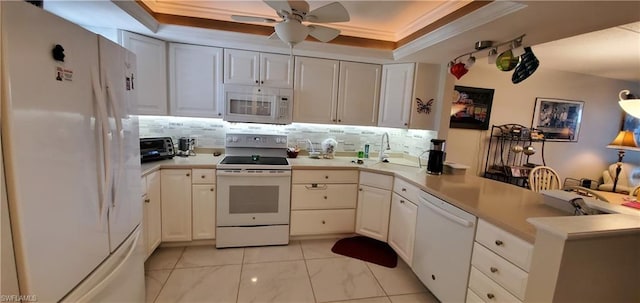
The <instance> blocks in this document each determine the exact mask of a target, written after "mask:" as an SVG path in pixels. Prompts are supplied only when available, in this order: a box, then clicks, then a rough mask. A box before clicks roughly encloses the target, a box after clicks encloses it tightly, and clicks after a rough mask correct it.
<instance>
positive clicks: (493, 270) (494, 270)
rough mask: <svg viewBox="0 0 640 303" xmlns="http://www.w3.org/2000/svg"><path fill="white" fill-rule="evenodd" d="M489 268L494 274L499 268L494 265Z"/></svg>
mask: <svg viewBox="0 0 640 303" xmlns="http://www.w3.org/2000/svg"><path fill="white" fill-rule="evenodd" d="M489 270H490V271H491V272H492V273H494V274H495V273H497V272H498V269H497V268H495V267H493V266H491V267H490V268H489Z"/></svg>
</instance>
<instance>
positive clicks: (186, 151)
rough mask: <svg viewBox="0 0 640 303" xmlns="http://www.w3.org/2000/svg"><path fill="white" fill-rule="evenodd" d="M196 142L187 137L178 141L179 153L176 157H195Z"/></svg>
mask: <svg viewBox="0 0 640 303" xmlns="http://www.w3.org/2000/svg"><path fill="white" fill-rule="evenodd" d="M194 141H195V140H194V139H191V138H185V137H182V138H180V139H178V152H177V153H176V155H177V156H180V157H188V156H195V152H193V148H194V145H195V144H194V143H195V142H194Z"/></svg>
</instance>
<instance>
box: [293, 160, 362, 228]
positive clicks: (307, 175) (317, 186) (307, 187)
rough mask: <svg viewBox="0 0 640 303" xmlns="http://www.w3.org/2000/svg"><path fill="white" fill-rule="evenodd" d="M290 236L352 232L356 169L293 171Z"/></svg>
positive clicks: (355, 194)
mask: <svg viewBox="0 0 640 303" xmlns="http://www.w3.org/2000/svg"><path fill="white" fill-rule="evenodd" d="M291 182H292V186H291V222H290V233H289V234H290V235H291V236H303V235H322V234H338V233H353V232H354V230H355V212H356V210H355V208H356V202H357V199H358V198H357V197H358V184H357V183H358V171H357V170H294V171H293V172H292V177H291Z"/></svg>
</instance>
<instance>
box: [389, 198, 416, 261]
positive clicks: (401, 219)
mask: <svg viewBox="0 0 640 303" xmlns="http://www.w3.org/2000/svg"><path fill="white" fill-rule="evenodd" d="M417 216H418V206H417V205H415V204H413V203H411V202H410V201H409V200H407V199H405V198H403V197H401V196H400V195H398V194H396V193H393V196H392V198H391V212H390V215H389V239H388V241H387V243H389V246H391V247H392V248H393V250H395V252H396V253H397V254H398V256H400V258H402V260H404V262H406V263H407V264H409V266H411V264H412V263H413V244H414V241H415V236H416V234H415V232H416V218H417Z"/></svg>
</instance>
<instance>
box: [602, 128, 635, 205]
mask: <svg viewBox="0 0 640 303" xmlns="http://www.w3.org/2000/svg"><path fill="white" fill-rule="evenodd" d="M607 148H615V149H617V150H618V163H617V167H616V177H615V179H614V180H613V189H612V191H613V192H614V193H615V192H616V185H618V178H619V176H620V171H622V158H624V152H625V150H638V145H637V144H636V139H635V136H634V134H633V132H630V131H627V130H622V131H620V132H619V133H618V135H617V136H616V138H615V139H613V141H611V143H609V145H607Z"/></svg>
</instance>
